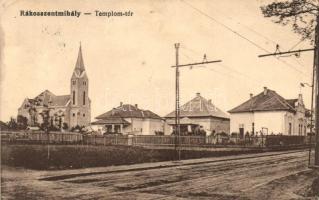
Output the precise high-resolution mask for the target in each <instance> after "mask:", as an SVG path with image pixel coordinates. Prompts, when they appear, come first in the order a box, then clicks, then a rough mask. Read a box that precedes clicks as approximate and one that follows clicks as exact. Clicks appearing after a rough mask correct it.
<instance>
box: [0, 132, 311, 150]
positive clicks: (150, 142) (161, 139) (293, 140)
mask: <svg viewBox="0 0 319 200" xmlns="http://www.w3.org/2000/svg"><path fill="white" fill-rule="evenodd" d="M1 140H2V141H8V142H25V143H56V144H60V143H61V144H74V143H80V144H87V145H136V146H174V145H176V144H180V145H181V146H211V147H220V146H222V147H275V146H291V145H305V144H309V143H310V142H309V137H305V136H284V135H268V136H251V137H245V138H239V137H228V136H220V135H216V136H181V137H176V136H171V135H166V136H157V135H107V136H97V135H82V134H80V133H71V132H64V133H61V132H50V133H49V134H46V133H44V132H1ZM312 141H313V142H314V139H313V140H312Z"/></svg>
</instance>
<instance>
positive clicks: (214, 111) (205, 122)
mask: <svg viewBox="0 0 319 200" xmlns="http://www.w3.org/2000/svg"><path fill="white" fill-rule="evenodd" d="M164 118H165V119H166V128H165V135H166V134H171V133H173V131H174V128H175V127H176V125H175V124H176V123H175V111H172V112H171V113H169V114H168V115H166V116H165V117H164ZM229 127H230V122H229V115H228V114H226V113H225V112H223V111H222V110H221V109H219V108H217V107H216V106H215V105H214V104H213V103H212V101H211V100H210V99H209V100H207V99H205V98H204V97H202V96H201V95H200V93H197V94H196V97H195V98H193V99H192V100H190V101H188V102H187V103H185V104H184V105H182V106H181V107H180V130H181V134H184V135H185V134H192V133H193V134H194V132H198V130H203V131H205V132H206V135H211V134H217V133H227V134H228V133H229ZM167 132H168V133H167Z"/></svg>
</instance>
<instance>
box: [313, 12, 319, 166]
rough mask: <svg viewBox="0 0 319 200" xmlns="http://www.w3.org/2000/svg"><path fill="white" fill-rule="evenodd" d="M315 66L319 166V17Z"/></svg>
mask: <svg viewBox="0 0 319 200" xmlns="http://www.w3.org/2000/svg"><path fill="white" fill-rule="evenodd" d="M314 54H315V63H316V64H315V65H316V84H313V85H312V86H313V87H314V90H315V92H316V95H315V99H316V104H315V108H316V109H315V110H316V111H315V113H316V115H315V120H316V122H315V132H316V139H315V140H316V146H315V166H319V95H318V90H319V61H318V60H319V15H318V16H317V25H316V30H315V52H314Z"/></svg>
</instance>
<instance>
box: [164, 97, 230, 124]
mask: <svg viewBox="0 0 319 200" xmlns="http://www.w3.org/2000/svg"><path fill="white" fill-rule="evenodd" d="M172 117H175V111H172V112H171V113H169V114H168V115H166V116H165V118H172ZM180 117H218V118H224V119H229V116H228V114H226V113H225V112H223V111H222V110H220V109H219V108H217V107H216V106H215V105H214V104H212V102H211V100H207V99H205V98H204V97H202V96H201V95H200V94H199V93H197V96H196V97H195V98H193V99H192V100H190V101H189V102H187V103H186V104H184V105H182V106H181V108H180Z"/></svg>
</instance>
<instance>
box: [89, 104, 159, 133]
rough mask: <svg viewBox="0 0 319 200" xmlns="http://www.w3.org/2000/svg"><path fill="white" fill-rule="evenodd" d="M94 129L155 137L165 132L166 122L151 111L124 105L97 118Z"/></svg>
mask: <svg viewBox="0 0 319 200" xmlns="http://www.w3.org/2000/svg"><path fill="white" fill-rule="evenodd" d="M96 119H97V121H95V122H92V124H91V125H92V127H93V128H94V129H95V130H96V129H98V130H100V131H101V132H103V133H122V134H135V135H155V134H158V133H163V132H164V121H163V119H162V118H161V117H160V116H158V115H157V114H155V113H153V112H152V111H150V110H143V109H140V108H138V106H137V104H135V106H133V105H130V104H123V103H122V102H121V104H120V106H119V107H117V108H113V109H112V110H110V111H108V112H106V113H104V114H101V115H99V116H97V117H96Z"/></svg>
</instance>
